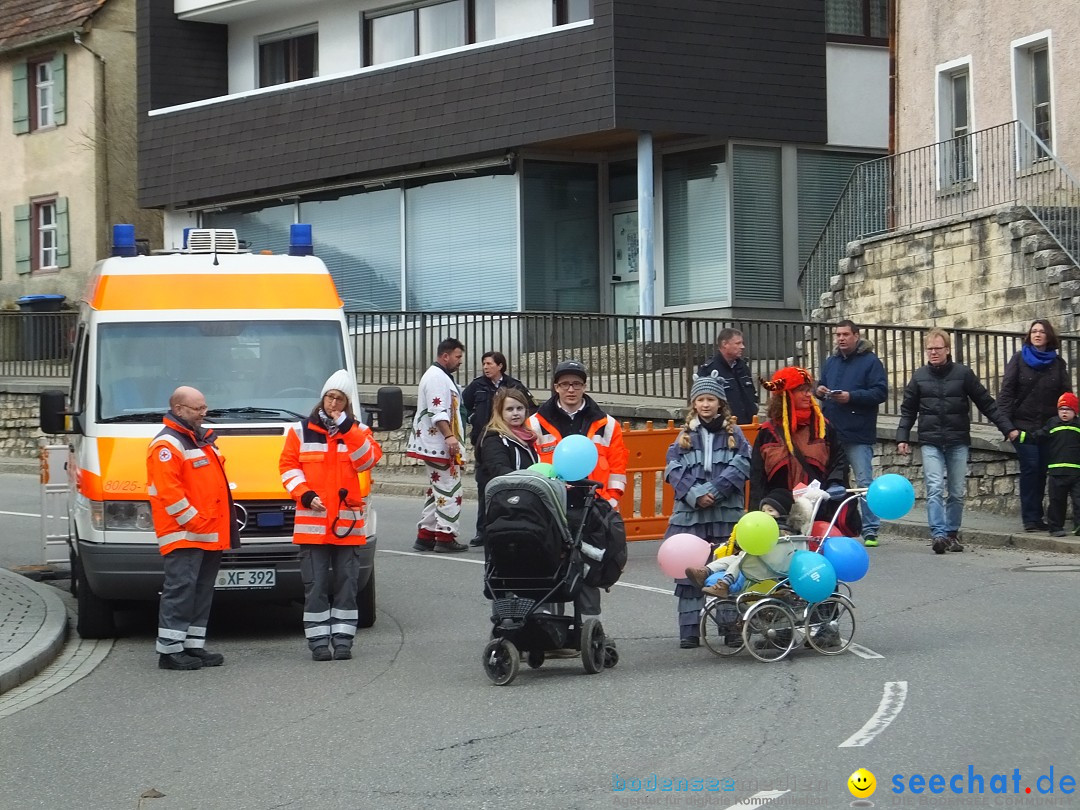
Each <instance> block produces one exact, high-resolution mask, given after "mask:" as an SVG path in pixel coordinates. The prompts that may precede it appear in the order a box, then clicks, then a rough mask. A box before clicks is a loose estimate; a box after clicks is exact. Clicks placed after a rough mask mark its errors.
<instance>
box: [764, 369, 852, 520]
mask: <svg viewBox="0 0 1080 810" xmlns="http://www.w3.org/2000/svg"><path fill="white" fill-rule="evenodd" d="M761 384H762V386H763V387H764V388H765V389H766V390H768V391H769V392H770V395H769V404H768V411H767V415H768V418H767V419H766V420H765V422H763V423H762V425H761V428H760V429H759V430H758V434H757V439H756V440H755V441H754V450H753V453H752V455H751V457H750V502H751V503H760V501H761V499H762V498H764V497H765V496H766V495H767V494H768V493H769V492H770V491H771V490H775V489H786V490H788V491H789V492H790V491H792V490H794V489H795V487H797V486H798V485H799V484H809V483H811V482H812V481H819V482H820V484H821V488H822V489H824V490H825V491H827V492H828V494H829V497H830V500H829V501H826V502H825V503H823V504H822V506H821V509H820V511H819V512H818V515H817V517H818V519H819V520H830V519H831V518H832V516H833V515H834V514H835V513H836V509H837V506H838V505H839V502H840V501H842V500H843V499H844V498H845V497H846V495H847V485H848V483H847V482H848V461H847V456H846V455H845V454H844V447H843V445H842V444H841V443H840V440H839V439H838V438H837V435H836V432H835V431H834V430H833V428H832V426H831V425H830V424H829V422H828V420H826V419H825V416H824V415H823V414H822V413H821V409H820V408H819V407H818V404H817V401H816V400H815V399H814V396H813V384H814V377H813V375H812V374H811V373H810V372H809V371H807V370H806V369H805V368H799V367H798V366H787V367H785V368H782V369H780V370H779V371H777V372H776V373H775V374H773V376H772V379H771V380H764V379H763V380H761ZM861 524H862V521H861V519H860V518H859V510H858V509H850V508H845V509H844V513H843V514H842V515H841V517H840V519H839V521H838V522H837V525H838V526H839V527H840V529H841V530H842V531H843V533H844V534H845V535H847V536H849V537H859V536H860V534H859V532H860V531H861V529H862V525H861Z"/></svg>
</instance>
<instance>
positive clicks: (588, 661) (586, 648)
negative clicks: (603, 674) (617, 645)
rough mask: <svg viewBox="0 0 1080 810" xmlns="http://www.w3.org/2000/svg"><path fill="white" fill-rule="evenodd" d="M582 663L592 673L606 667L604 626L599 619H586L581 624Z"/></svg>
mask: <svg viewBox="0 0 1080 810" xmlns="http://www.w3.org/2000/svg"><path fill="white" fill-rule="evenodd" d="M581 663H582V666H584V667H585V671H586V672H588V673H589V674H590V675H595V674H596V673H597V672H599V671H600V670H602V669H603V668H604V626H603V625H602V624H600V622H599V620H598V619H586V620H585V624H583V625H582V626H581Z"/></svg>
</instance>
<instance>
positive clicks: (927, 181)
mask: <svg viewBox="0 0 1080 810" xmlns="http://www.w3.org/2000/svg"><path fill="white" fill-rule="evenodd" d="M1006 205H1019V206H1024V207H1026V208H1027V209H1029V210H1030V211H1031V213H1032V215H1033V216H1034V217H1035V218H1036V219H1037V220H1038V221H1039V222H1040V224H1041V225H1042V226H1043V227H1044V228H1045V229H1046V231H1047V233H1049V234H1050V236H1051V237H1053V238H1054V239H1055V241H1057V243H1058V244H1059V245H1060V246H1061V249H1062V250H1063V251H1065V253H1066V254H1068V256H1069V259H1070V260H1071V261H1072V263H1073V264H1077V263H1078V262H1077V259H1078V257H1080V182H1078V181H1077V180H1076V178H1075V177H1074V176H1073V175H1072V173H1071V172H1070V171H1069V170H1068V168H1066V166H1065V165H1064V164H1062V163H1061V161H1059V160H1058V159H1057V158H1056V157H1055V156H1054V154H1053V153H1052V152H1051V151H1050V148H1049V147H1048V146H1047V145H1046V144H1045V143H1043V142H1042V141H1041V140H1040V139H1039V138H1038V137H1036V135H1035V133H1033V132H1032V131H1031V129H1030V128H1029V127H1028V126H1027V125H1026V124H1024V123H1023V122H1022V121H1010V122H1009V123H1007V124H1000V125H998V126H996V127H990V128H988V129H983V130H979V131H978V132H973V133H971V134H970V135H965V136H963V137H961V138H953V139H951V140H948V141H942V142H940V143H935V144H931V145H929V146H924V147H921V148H919V149H913V150H911V151H909V152H901V153H899V154H896V155H889V156H887V157H883V158H878V159H877V160H871V161H868V162H866V163H861V164H859V165H858V166H856V167H855V169H854V170H853V171H852V173H851V177H849V178H848V182H847V185H846V186H845V187H844V190H843V191H842V192H841V194H840V197H839V199H838V200H837V203H836V206H835V207H834V208H833V212H832V215H831V216H830V217H829V220H828V222H827V223H826V225H825V228H824V229H823V230H822V233H821V235H820V236H819V237H818V240H817V242H816V243H815V245H814V248H813V250H812V251H811V252H810V255H809V257H808V258H807V260H806V263H805V264H804V265H803V267H802V274H801V276H800V278H801V285H802V292H803V307H804V310H805V312H806V314H807V315H809V314H810V313H811V312H813V311H814V310H815V309H817V308H818V306H819V302H820V300H821V296H822V294H823V293H826V292H828V291H829V286H830V284H831V280H832V277H833V276H834V275H836V274H837V263H838V262H839V261H840V260H841V259H843V258H844V257H845V256H846V255H847V246H848V243H850V242H854V241H857V240H860V239H866V238H869V237H872V236H879V235H885V234H888V233H892V232H894V231H899V230H902V229H905V228H910V227H913V226H917V225H922V224H925V223H930V222H935V221H940V220H944V219H948V218H951V217H963V216H968V215H971V214H975V213H977V212H980V211H987V210H991V209H994V208H998V207H1001V206H1006Z"/></svg>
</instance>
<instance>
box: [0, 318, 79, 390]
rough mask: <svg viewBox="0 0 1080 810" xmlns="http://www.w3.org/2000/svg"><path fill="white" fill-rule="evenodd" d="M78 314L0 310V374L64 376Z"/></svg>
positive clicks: (1, 375) (69, 360)
mask: <svg viewBox="0 0 1080 810" xmlns="http://www.w3.org/2000/svg"><path fill="white" fill-rule="evenodd" d="M77 318H78V314H77V313H75V312H0V377H3V378H22V377H25V378H37V377H68V376H70V374H71V347H72V342H73V340H74V335H75V324H76V321H77Z"/></svg>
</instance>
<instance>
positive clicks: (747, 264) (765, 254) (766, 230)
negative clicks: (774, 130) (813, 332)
mask: <svg viewBox="0 0 1080 810" xmlns="http://www.w3.org/2000/svg"><path fill="white" fill-rule="evenodd" d="M734 152H735V154H734V158H735V159H734V168H733V179H734V184H733V185H734V206H733V212H734V216H733V220H734V227H735V234H734V236H735V239H734V259H735V297H736V298H741V299H743V300H751V301H777V302H782V301H783V300H784V256H783V249H784V221H783V212H782V200H781V185H780V180H781V177H780V174H781V163H780V150H779V149H777V148H773V147H762V146H736V147H735V150H734Z"/></svg>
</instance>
